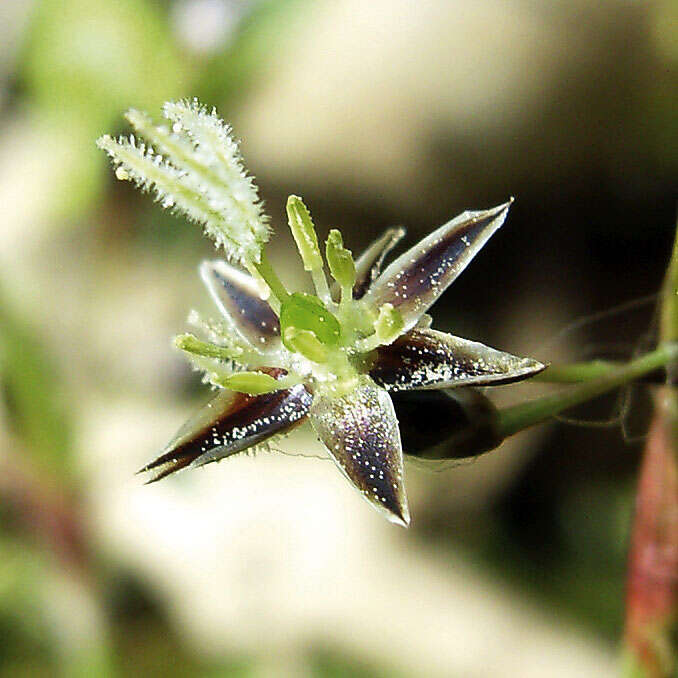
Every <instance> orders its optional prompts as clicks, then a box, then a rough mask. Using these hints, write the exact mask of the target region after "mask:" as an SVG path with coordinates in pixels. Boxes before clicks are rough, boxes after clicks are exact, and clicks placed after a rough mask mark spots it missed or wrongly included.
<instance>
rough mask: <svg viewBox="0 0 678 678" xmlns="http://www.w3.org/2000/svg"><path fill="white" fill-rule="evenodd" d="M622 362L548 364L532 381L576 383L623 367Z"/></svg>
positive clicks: (598, 361)
mask: <svg viewBox="0 0 678 678" xmlns="http://www.w3.org/2000/svg"><path fill="white" fill-rule="evenodd" d="M623 366H624V363H620V362H614V361H611V360H591V361H589V362H583V363H567V364H565V365H549V366H548V368H547V369H546V370H544V371H543V372H540V373H539V374H537V375H535V376H534V377H533V379H534V381H541V382H544V383H547V384H578V383H579V382H581V381H591V380H592V379H598V378H599V377H605V376H607V375H608V374H610V373H612V372H614V371H615V370H618V369H619V368H620V367H623Z"/></svg>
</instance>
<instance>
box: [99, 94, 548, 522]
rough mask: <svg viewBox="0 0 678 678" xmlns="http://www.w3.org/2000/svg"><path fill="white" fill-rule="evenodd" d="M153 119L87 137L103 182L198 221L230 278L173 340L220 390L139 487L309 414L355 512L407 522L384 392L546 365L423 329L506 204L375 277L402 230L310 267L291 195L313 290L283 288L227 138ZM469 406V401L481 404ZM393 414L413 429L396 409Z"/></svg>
mask: <svg viewBox="0 0 678 678" xmlns="http://www.w3.org/2000/svg"><path fill="white" fill-rule="evenodd" d="M163 116H164V118H165V122H164V123H162V124H160V125H156V124H154V123H153V121H152V120H151V119H150V118H149V117H148V116H147V115H146V114H144V113H141V112H139V111H135V110H132V111H129V112H128V113H127V119H128V121H129V122H130V124H131V125H132V126H133V127H134V129H135V131H136V134H133V135H130V136H129V137H126V138H125V137H119V138H118V139H113V138H111V137H110V136H108V135H104V136H102V137H101V138H100V139H99V140H98V142H97V143H98V145H99V147H100V148H102V149H103V150H104V151H106V152H107V153H108V155H109V156H110V157H111V159H112V161H113V164H114V165H115V166H116V173H115V175H116V177H117V178H118V179H120V180H122V181H133V182H135V183H136V184H137V186H138V187H139V188H141V189H142V190H146V191H152V192H153V193H154V194H155V197H156V199H157V200H158V201H159V202H160V203H161V204H162V206H163V207H165V208H167V209H172V210H173V211H175V212H181V213H183V214H185V215H186V216H187V217H188V218H190V219H192V220H193V221H195V222H197V223H199V224H200V225H202V226H203V228H204V229H205V232H206V233H207V234H208V235H210V237H212V238H213V239H214V241H215V243H216V244H217V246H219V247H222V248H223V249H224V251H225V252H226V255H227V257H228V258H229V259H230V261H231V262H236V263H238V264H239V265H240V266H241V267H242V268H235V267H234V266H232V265H231V264H228V263H226V262H225V261H206V262H204V263H203V264H202V266H201V269H200V272H201V275H202V279H203V281H204V282H205V284H206V286H207V289H208V290H209V292H210V294H211V296H212V298H213V299H214V301H215V302H216V304H217V306H218V307H219V310H220V311H221V316H222V317H221V319H219V320H216V321H215V320H208V321H202V320H201V319H200V318H199V317H198V316H197V314H193V315H192V316H191V320H192V322H193V324H195V325H197V326H198V327H199V328H201V330H202V331H203V333H204V334H205V335H206V337H207V339H208V340H209V341H207V342H206V341H202V340H200V339H198V338H197V337H195V336H193V335H183V336H180V337H177V340H176V343H177V346H178V347H179V348H181V349H183V350H184V351H186V352H187V353H188V354H189V355H190V357H191V359H192V360H193V362H194V364H195V366H196V367H197V368H198V369H200V370H202V371H203V372H204V373H205V377H206V379H207V380H208V381H209V382H211V383H212V385H213V386H216V387H218V388H219V391H218V393H217V394H216V396H214V398H213V399H212V400H211V401H210V402H209V403H208V404H207V405H206V406H205V407H204V408H203V409H202V410H200V411H199V412H198V413H197V414H196V415H195V416H193V417H192V418H191V419H189V421H188V422H186V424H185V425H184V426H183V427H182V428H181V429H180V431H179V432H178V433H177V434H176V436H175V437H174V438H173V440H172V441H171V442H170V443H169V445H167V447H166V448H165V450H164V451H163V453H162V454H161V455H160V457H158V458H157V459H156V460H155V461H153V462H151V463H150V464H148V465H147V466H146V467H144V469H142V471H146V472H149V473H150V474H151V478H150V481H149V482H153V481H155V480H159V479H160V478H164V477H165V476H167V475H169V474H170V473H174V472H175V471H178V470H179V469H182V468H185V467H187V466H193V467H195V466H203V465H205V464H207V463H209V462H212V461H218V460H220V459H223V458H224V457H228V456H231V455H233V454H236V453H238V452H242V451H244V450H247V449H250V448H253V447H256V446H257V445H261V444H265V443H266V442H267V441H269V440H270V439H271V438H272V437H273V436H275V435H279V434H283V433H286V432H288V431H289V430H290V429H292V428H293V427H294V426H296V425H297V424H299V423H301V422H302V421H303V420H305V419H309V420H310V422H311V424H312V426H313V428H314V429H315V432H316V433H317V435H318V438H319V439H320V440H321V441H322V443H323V444H324V445H325V447H326V448H327V450H328V452H329V454H330V456H331V457H332V458H333V459H334V461H335V462H336V464H337V466H338V467H339V468H340V469H341V471H342V472H343V473H344V475H345V476H346V477H347V478H348V480H349V481H350V482H351V483H352V484H353V485H354V486H355V487H356V488H357V489H358V490H359V491H360V492H361V493H362V494H363V496H364V497H365V498H366V499H367V500H368V502H369V503H370V504H372V506H374V507H376V508H377V509H378V510H379V511H381V512H382V513H383V514H384V515H385V516H386V517H387V518H388V519H389V520H391V521H393V522H395V523H399V524H401V525H408V524H409V520H410V516H409V510H408V507H407V496H406V493H405V483H404V477H403V449H402V443H401V434H400V431H399V428H398V419H397V416H396V408H394V404H393V400H392V398H391V395H389V394H390V393H394V392H398V391H400V392H405V393H406V392H408V391H412V390H421V389H424V390H426V389H428V390H430V389H447V388H454V387H467V386H487V385H494V384H502V383H506V382H510V381H517V380H519V379H525V378H527V377H530V376H532V375H534V374H536V373H537V372H539V371H541V370H542V369H544V367H545V366H544V365H543V364H542V363H539V362H537V361H536V360H531V359H529V358H519V357H516V356H513V355H510V354H508V353H503V352H501V351H497V350H495V349H493V348H489V347H488V346H484V345H483V344H479V343H477V342H473V341H468V340H467V339H460V338H459V337H454V336H452V335H449V334H445V333H443V332H438V331H436V330H433V329H431V328H430V325H431V318H430V317H429V316H428V315H427V314H426V311H427V310H428V309H429V308H430V307H431V306H432V305H433V304H434V303H435V301H436V300H437V299H438V297H440V295H441V294H442V293H443V292H444V291H445V290H446V289H447V287H448V286H449V285H450V284H451V283H452V281H453V280H454V279H455V278H456V277H457V276H458V275H459V274H460V273H461V272H462V271H463V270H464V268H466V266H467V265H468V263H469V262H470V261H471V259H473V257H474V256H475V255H476V254H477V253H478V251H479V250H480V248H481V247H482V246H483V245H484V244H485V243H486V242H487V240H488V239H489V238H490V236H492V234H493V233H494V232H495V231H496V230H497V229H498V228H499V227H500V226H501V225H502V223H503V222H504V219H505V218H506V214H507V212H508V209H509V206H510V203H506V204H504V205H500V206H499V207H495V208H493V209H489V210H485V211H480V212H464V213H463V214H461V215H459V216H458V217H457V218H456V219H453V220H452V221H450V222H449V223H447V224H445V225H444V226H441V227H440V228H439V229H437V230H436V231H434V232H433V233H431V234H430V235H429V236H427V237H426V238H424V239H423V240H422V241H421V242H420V243H419V244H418V245H416V246H415V247H413V248H412V249H410V250H409V251H407V252H406V253H405V254H403V255H402V256H400V257H399V258H397V259H396V260H395V261H394V262H393V263H391V264H390V265H389V266H388V267H386V269H385V270H383V272H382V270H381V269H382V265H383V262H384V259H385V258H386V256H387V254H388V253H389V251H390V250H391V249H392V248H393V247H394V246H395V245H396V243H397V242H398V241H399V240H400V239H401V238H402V236H403V234H404V232H403V230H402V229H390V230H388V231H387V232H386V233H385V234H384V235H383V236H382V237H381V238H379V239H378V240H377V241H375V242H374V243H373V244H372V245H371V246H370V247H369V248H368V249H367V250H366V251H365V253H364V254H363V255H362V256H361V257H360V258H359V259H358V261H357V262H354V261H353V257H352V255H351V252H350V251H349V250H347V249H346V248H345V247H344V245H343V241H342V238H341V234H340V233H339V231H337V230H332V231H330V234H329V237H328V238H327V242H326V246H325V258H324V259H323V256H322V254H321V252H320V248H319V246H318V238H317V235H316V232H315V229H314V226H313V222H312V220H311V215H310V214H309V212H308V210H307V209H306V206H305V205H304V203H303V202H302V201H301V199H300V198H297V197H296V196H290V198H289V199H288V202H287V214H288V219H289V224H290V227H291V229H292V234H293V236H294V239H295V241H296V244H297V248H298V249H299V253H300V254H301V258H302V262H303V265H304V269H305V270H306V271H308V272H309V273H310V274H311V276H312V278H313V283H314V286H315V289H316V293H317V294H316V295H310V294H301V293H297V292H295V293H291V294H290V293H289V292H288V291H287V289H286V288H285V285H284V284H283V283H282V281H281V280H280V279H279V278H278V276H277V274H276V273H275V271H274V270H273V268H272V267H271V265H270V263H269V261H268V259H267V257H266V246H267V243H268V240H269V237H270V235H271V230H270V228H269V218H268V216H267V215H266V214H265V213H264V211H263V205H262V203H261V201H260V200H259V195H258V190H257V187H256V185H255V184H254V181H253V179H252V177H250V176H249V175H248V174H247V172H246V171H245V169H244V167H243V164H242V159H241V157H240V153H239V150H238V145H237V143H236V142H235V141H234V139H233V138H232V136H231V131H230V128H229V127H228V126H227V125H225V124H224V122H223V121H222V120H221V119H219V117H218V116H217V113H216V111H215V110H214V109H212V110H211V111H210V110H208V109H207V108H205V107H204V106H202V105H201V104H200V103H199V102H198V101H197V100H192V101H180V102H168V103H167V104H165V106H164V107H163ZM325 263H327V265H328V266H329V269H330V273H331V275H332V277H333V279H334V281H335V283H334V287H333V289H330V287H329V285H328V281H327V278H326V275H325ZM243 269H244V270H243ZM246 271H247V272H246ZM466 390H467V391H469V392H471V391H470V389H466ZM478 398H482V397H481V396H479V395H478ZM478 398H476V399H475V401H474V400H473V399H471V407H472V408H474V409H475V410H476V411H479V410H482V409H483V408H485V409H486V410H487V405H486V404H484V403H483V402H480V404H479V403H478ZM461 400H462V399H461V398H459V399H458V401H459V402H461ZM404 405H405V407H404V408H403V411H404V412H405V413H406V416H407V417H408V418H409V419H412V418H415V419H416V414H415V416H414V417H413V409H412V407H410V405H411V402H409V403H408V402H407V401H406V402H405V403H404ZM442 423H446V422H441V424H442ZM441 428H442V426H441ZM481 433H483V432H482V431H481ZM491 434H492V431H490V436H489V440H490V446H491V445H492V444H494V441H493V439H492V435H491ZM483 435H484V434H483ZM424 437H425V436H424ZM462 437H463V436H462ZM421 438H422V437H421V436H420V440H419V441H418V443H420V442H421ZM484 440H485V442H483V443H481V444H483V445H488V443H487V440H488V436H485V439H484ZM418 443H417V444H418ZM467 443H468V440H462V441H461V443H460V444H462V445H464V444H467ZM485 449H487V447H485ZM411 451H414V450H411ZM405 452H407V450H405Z"/></svg>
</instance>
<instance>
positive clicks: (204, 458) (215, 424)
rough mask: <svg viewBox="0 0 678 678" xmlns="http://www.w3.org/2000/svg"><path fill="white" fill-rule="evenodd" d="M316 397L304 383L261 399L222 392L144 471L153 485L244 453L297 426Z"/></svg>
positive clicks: (142, 470) (263, 396) (260, 397)
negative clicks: (164, 479) (184, 471)
mask: <svg viewBox="0 0 678 678" xmlns="http://www.w3.org/2000/svg"><path fill="white" fill-rule="evenodd" d="M312 399H313V397H312V395H311V394H310V393H309V392H308V391H307V390H306V388H305V387H304V386H303V385H302V384H298V385H297V386H294V387H293V388H290V389H281V390H280V391H274V392H272V393H264V394H262V395H258V396H250V395H247V394H245V393H236V392H234V391H229V390H227V389H222V390H220V391H219V392H218V393H217V395H216V396H215V397H214V398H212V400H210V401H209V402H208V403H207V404H206V405H205V406H204V407H203V408H202V409H200V410H199V411H198V412H197V413H196V414H195V415H194V416H193V417H191V418H190V419H189V420H188V421H187V422H186V423H185V424H184V425H183V426H182V427H181V429H179V432H178V433H177V434H176V436H175V437H174V438H173V439H172V441H171V442H170V443H169V444H168V445H167V447H166V448H165V451H164V452H163V454H161V455H160V456H159V457H158V458H157V459H156V460H155V461H152V462H151V463H150V464H148V465H146V466H145V467H144V468H143V469H141V471H140V473H142V472H148V473H151V474H152V477H151V478H150V479H149V481H148V482H149V483H151V482H155V481H157V480H160V479H161V478H164V477H165V476H168V475H169V474H171V473H174V472H175V471H179V470H180V469H182V468H186V467H187V466H192V467H195V466H203V465H204V464H207V463H209V462H213V461H218V460H219V459H223V458H224V457H228V456H231V455H233V454H237V453H238V452H242V451H244V450H246V449H248V448H250V447H252V446H254V445H258V444H260V443H262V442H265V441H266V440H267V439H268V438H270V437H271V436H274V435H276V434H278V433H284V432H286V431H288V430H290V429H291V428H292V427H294V426H295V425H297V424H299V423H300V422H301V421H302V420H303V418H304V417H306V415H307V414H308V412H309V410H310V408H311V401H312Z"/></svg>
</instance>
